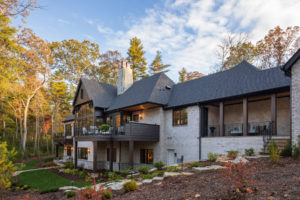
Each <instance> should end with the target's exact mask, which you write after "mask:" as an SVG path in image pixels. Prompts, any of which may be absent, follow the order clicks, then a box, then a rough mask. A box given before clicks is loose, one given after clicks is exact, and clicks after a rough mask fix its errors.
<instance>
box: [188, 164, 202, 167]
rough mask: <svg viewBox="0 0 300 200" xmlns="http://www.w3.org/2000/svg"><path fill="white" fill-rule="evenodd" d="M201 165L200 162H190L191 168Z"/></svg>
mask: <svg viewBox="0 0 300 200" xmlns="http://www.w3.org/2000/svg"><path fill="white" fill-rule="evenodd" d="M202 166H203V165H202V164H201V163H192V164H190V166H189V167H190V168H193V167H202Z"/></svg>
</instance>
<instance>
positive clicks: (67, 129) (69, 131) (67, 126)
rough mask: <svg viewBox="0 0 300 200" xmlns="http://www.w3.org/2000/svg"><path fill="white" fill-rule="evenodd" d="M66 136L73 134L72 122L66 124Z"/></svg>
mask: <svg viewBox="0 0 300 200" xmlns="http://www.w3.org/2000/svg"><path fill="white" fill-rule="evenodd" d="M65 136H72V124H66V125H65Z"/></svg>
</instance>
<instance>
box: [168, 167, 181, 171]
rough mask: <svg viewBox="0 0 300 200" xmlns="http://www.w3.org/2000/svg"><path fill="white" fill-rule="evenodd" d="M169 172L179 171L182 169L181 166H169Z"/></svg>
mask: <svg viewBox="0 0 300 200" xmlns="http://www.w3.org/2000/svg"><path fill="white" fill-rule="evenodd" d="M166 171H167V172H179V171H180V168H179V167H177V166H169V167H167V170H166Z"/></svg>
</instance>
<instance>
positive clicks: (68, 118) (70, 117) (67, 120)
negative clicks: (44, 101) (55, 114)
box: [63, 115, 75, 122]
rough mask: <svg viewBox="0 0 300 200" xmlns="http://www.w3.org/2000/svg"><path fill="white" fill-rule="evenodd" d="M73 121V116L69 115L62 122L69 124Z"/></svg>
mask: <svg viewBox="0 0 300 200" xmlns="http://www.w3.org/2000/svg"><path fill="white" fill-rule="evenodd" d="M74 120H75V115H70V116H69V117H67V118H66V119H64V121H63V122H70V121H74Z"/></svg>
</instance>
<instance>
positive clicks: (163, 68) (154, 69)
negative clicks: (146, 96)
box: [150, 51, 170, 74]
mask: <svg viewBox="0 0 300 200" xmlns="http://www.w3.org/2000/svg"><path fill="white" fill-rule="evenodd" d="M168 67H170V65H169V64H166V65H164V64H163V63H162V59H161V52H160V51H156V56H155V58H154V60H153V62H152V63H151V65H150V73H151V74H157V73H159V72H168V71H169V70H168V69H167V68H168Z"/></svg>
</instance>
